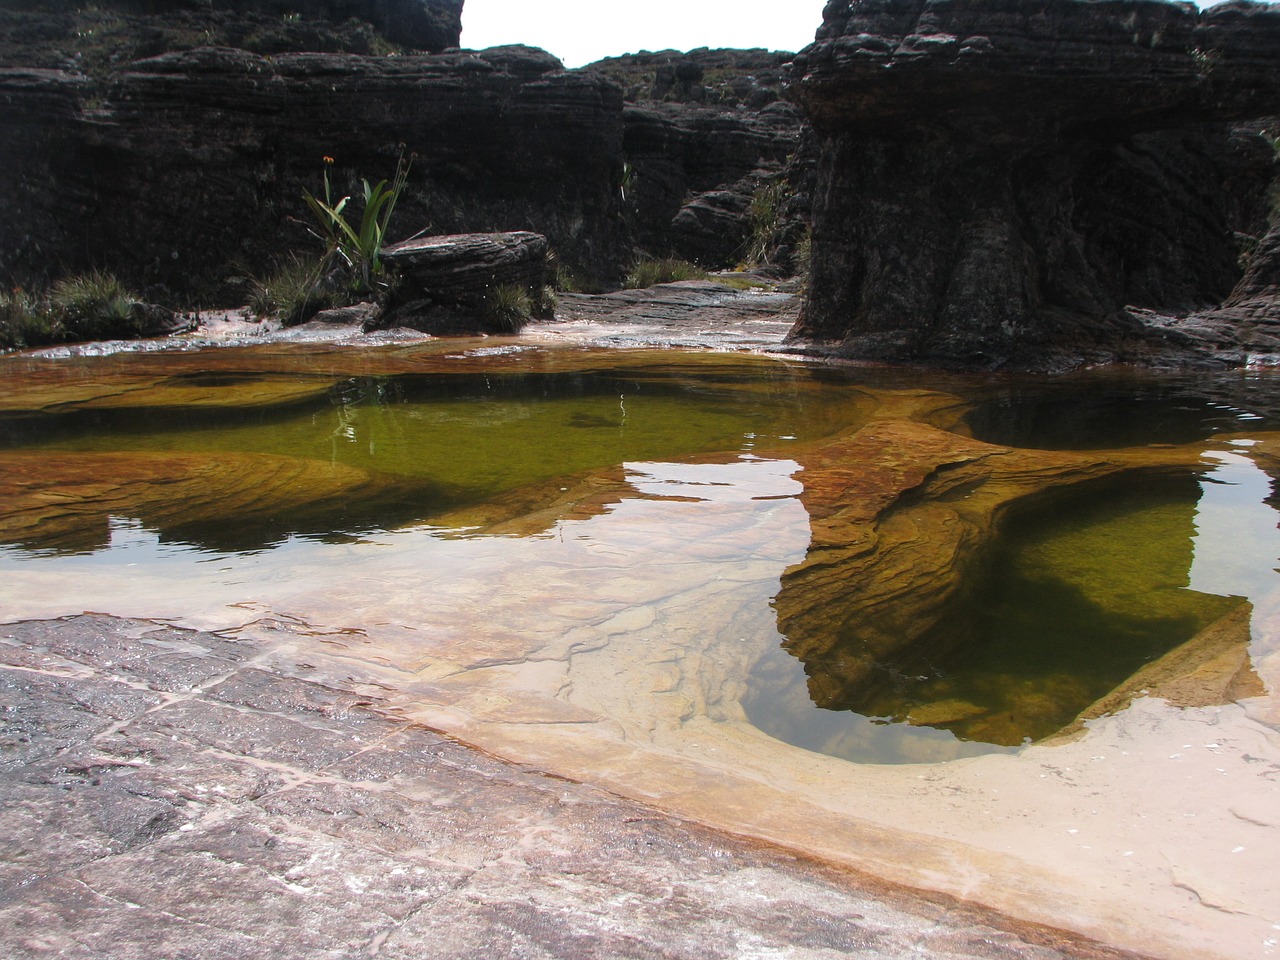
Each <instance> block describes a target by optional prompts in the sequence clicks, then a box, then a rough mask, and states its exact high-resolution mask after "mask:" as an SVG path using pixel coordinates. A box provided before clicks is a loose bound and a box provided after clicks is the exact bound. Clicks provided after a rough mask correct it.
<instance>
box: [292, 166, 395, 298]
mask: <svg viewBox="0 0 1280 960" xmlns="http://www.w3.org/2000/svg"><path fill="white" fill-rule="evenodd" d="M333 164H334V160H333V157H325V158H324V165H325V169H324V197H323V199H322V198H320V197H317V196H316V195H315V194H313V193H311V191H309V190H303V191H302V198H303V200H305V201H306V203H307V206H308V207H309V208H310V210H311V213H312V214H313V215H314V217H315V220H316V223H317V225H318V226H319V230H318V231H312V232H313V233H314V234H315V236H317V237H318V238H319V239H320V240H321V242H323V243H324V244H325V260H326V261H328V260H331V259H333V258H334V257H337V258H340V259H341V260H342V262H343V263H344V264H345V265H346V266H347V268H348V269H349V270H350V271H351V272H352V285H353V286H354V287H355V288H356V289H357V290H370V289H372V288H373V284H374V279H375V278H376V277H379V276H381V274H382V260H381V257H382V247H383V244H384V243H385V242H386V236H387V226H388V225H389V224H390V222H391V215H392V214H393V213H395V209H396V201H397V200H399V199H400V194H401V192H402V191H403V190H404V185H405V183H406V182H407V180H408V179H409V170H410V169H411V168H412V166H413V158H412V156H410V158H409V159H408V160H406V159H405V156H404V150H403V147H402V149H401V152H400V158H399V159H398V160H397V161H396V173H395V176H394V178H392V180H391V181H390V183H388V182H387V181H386V180H379V181H378V182H377V183H375V184H370V183H369V181H368V180H361V181H360V184H361V188H362V189H361V202H362V207H361V211H360V219H359V221H353V220H348V219H347V206H348V204H349V203H350V202H351V197H350V196H346V197H343V198H342V199H340V200H336V201H335V200H334V198H333V183H332V181H331V179H330V176H329V170H330V168H331V167H332V166H333Z"/></svg>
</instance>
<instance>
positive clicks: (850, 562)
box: [774, 395, 1274, 744]
mask: <svg viewBox="0 0 1280 960" xmlns="http://www.w3.org/2000/svg"><path fill="white" fill-rule="evenodd" d="M926 401H927V402H928V403H936V402H937V399H936V398H932V399H931V398H929V396H928V395H922V396H921V397H920V398H919V402H921V403H925V402H926ZM898 403H899V404H902V405H903V406H902V408H901V409H902V411H903V412H904V413H905V412H906V411H907V410H908V409H909V407H910V397H909V396H906V395H904V396H902V397H900V398H899V400H898ZM891 412H892V411H891V410H886V411H885V413H886V414H889V413H891ZM909 415H910V416H911V419H898V418H897V417H896V416H888V415H886V416H885V417H884V418H883V419H874V420H872V421H871V422H870V423H868V424H867V425H866V426H865V427H863V428H861V429H859V430H857V431H854V432H851V433H850V434H848V435H846V436H844V437H841V438H839V439H837V440H835V441H833V442H831V443H828V444H824V445H821V446H818V447H816V448H812V449H810V450H806V451H803V452H801V453H799V454H797V455H796V456H795V459H796V460H798V461H799V462H800V463H801V464H803V466H804V476H805V489H804V492H803V493H802V494H801V500H802V501H803V502H804V505H805V508H806V509H807V511H808V512H809V515H810V517H811V529H812V540H811V543H810V546H809V549H808V552H807V555H806V557H805V559H804V561H803V562H802V563H799V564H796V565H795V566H793V567H791V568H790V569H789V570H787V572H786V573H785V574H784V575H783V577H782V589H781V591H780V592H779V593H778V596H777V598H776V599H775V601H774V608H775V609H776V611H777V614H778V625H779V629H780V631H781V632H782V633H783V634H784V635H785V636H786V638H787V639H786V641H785V643H784V647H785V648H786V649H787V650H788V651H789V652H791V653H792V654H793V655H794V656H796V657H797V658H799V659H800V660H802V661H804V663H805V667H806V673H807V674H808V675H809V691H810V695H811V697H812V699H813V701H814V702H815V703H816V704H818V705H819V706H822V707H826V708H828V709H849V708H850V705H851V704H854V703H868V702H874V701H875V700H876V698H877V697H878V696H879V693H880V691H881V689H882V688H884V687H885V686H886V684H889V683H891V682H892V680H893V678H892V676H891V671H888V670H887V669H886V667H885V665H886V664H894V663H901V662H903V659H904V658H905V657H908V656H909V655H913V654H915V655H920V654H921V646H922V645H923V644H931V645H934V646H933V647H930V648H929V649H934V647H936V651H935V653H936V654H938V655H945V654H946V653H948V652H950V651H949V650H948V649H947V648H946V644H948V643H958V642H962V641H964V640H965V638H966V634H965V633H964V631H963V630H955V631H952V630H945V629H943V630H940V629H939V626H940V625H945V623H946V619H947V617H948V616H949V615H950V611H951V610H952V609H953V604H955V603H956V602H957V601H958V600H960V599H961V598H963V596H964V595H965V592H966V591H967V590H970V589H971V588H972V585H973V583H974V578H975V576H976V575H977V574H978V573H979V572H980V571H981V569H982V564H981V561H982V560H983V558H984V555H985V553H986V551H987V550H988V549H989V548H990V546H991V545H992V544H993V542H994V540H995V538H996V536H997V534H998V533H999V532H1000V530H1001V529H1002V525H1003V523H1004V522H1005V519H1006V517H1007V516H1008V515H1009V514H1010V513H1011V512H1012V510H1013V509H1015V508H1018V509H1025V508H1027V507H1030V506H1035V505H1036V504H1039V505H1041V506H1043V505H1044V504H1046V503H1050V502H1053V498H1059V497H1063V496H1066V495H1070V494H1071V493H1072V492H1074V491H1080V490H1082V489H1083V490H1087V489H1093V488H1092V487H1090V486H1089V485H1091V484H1096V483H1097V482H1099V481H1104V480H1107V479H1108V478H1114V477H1117V476H1120V475H1122V474H1126V473H1129V474H1132V473H1134V472H1143V471H1154V472H1159V471H1167V470H1169V469H1177V468H1182V469H1186V470H1190V469H1193V468H1194V467H1195V466H1197V465H1198V464H1199V463H1200V458H1201V454H1202V451H1203V444H1192V445H1188V446H1186V447H1175V446H1169V447H1148V448H1135V449H1126V450H1113V451H1106V452H1070V451H1048V450H1024V449H1016V448H1011V447H1000V446H993V445H990V444H986V443H981V442H978V441H975V440H972V439H969V438H965V437H961V436H958V435H957V434H955V433H950V432H946V431H943V430H939V429H936V428H935V427H932V426H929V425H927V423H925V422H921V421H922V420H924V419H926V417H929V418H933V419H936V414H934V415H929V414H928V409H927V407H922V408H921V409H919V410H917V411H915V412H913V413H910V414H909ZM1272 443H1274V439H1270V440H1266V441H1265V442H1264V443H1263V444H1262V445H1261V447H1260V449H1262V450H1265V449H1269V448H1270V444H1272ZM1128 601H1129V602H1130V603H1131V604H1141V598H1140V597H1137V596H1131V597H1128ZM1238 602H1239V601H1227V600H1222V601H1220V604H1221V605H1225V606H1228V607H1229V606H1231V605H1232V604H1238ZM1187 612H1188V611H1187V610H1185V609H1181V608H1179V609H1177V610H1175V611H1174V613H1175V614H1176V615H1177V616H1181V617H1184V618H1185V616H1186V614H1187ZM1215 649H1216V648H1215ZM1237 665H1238V664H1237ZM1132 695H1133V690H1132V689H1130V690H1129V693H1128V696H1129V697H1131V696H1132ZM1037 696H1038V694H1035V693H1034V692H1028V694H1027V695H1026V696H1025V697H1023V698H1022V699H1023V703H1022V708H1021V709H1023V710H1024V711H1027V712H1043V709H1042V706H1040V705H1037V704H1035V703H1034V702H1033V701H1034V700H1035V698H1036V697H1037ZM1028 698H1030V699H1028ZM1015 699H1016V697H1015ZM1085 702H1087V700H1086V701H1085ZM1126 702H1127V701H1126ZM1214 702H1217V701H1214ZM926 715H928V716H934V714H933V713H929V712H926ZM912 716H913V718H914V719H913V722H920V723H928V722H929V720H927V719H920V718H919V716H917V715H916V714H915V713H914V712H913V715H912ZM938 716H941V715H940V714H939V715H938ZM1068 716H1070V714H1069V715H1068ZM964 719H966V718H965V717H964V716H963V715H962V714H960V713H956V714H955V715H954V716H949V717H944V718H943V720H944V721H945V722H946V723H947V724H952V723H954V722H956V721H959V720H964ZM982 722H983V723H986V724H987V727H988V729H987V730H986V731H985V733H986V735H988V736H1000V735H1001V734H1000V733H999V730H1001V729H1004V728H1006V727H1007V728H1008V729H1009V730H1013V729H1015V725H1013V724H1012V723H1007V724H1006V723H1004V722H1003V721H1000V720H999V718H992V720H991V721H989V722H988V721H982ZM975 735H976V733H975ZM1020 739H1021V734H1018V735H1016V736H1014V737H1013V739H1012V740H1011V741H1008V740H1003V741H1001V740H997V741H996V742H1011V743H1012V744H1017V743H1019V742H1020Z"/></svg>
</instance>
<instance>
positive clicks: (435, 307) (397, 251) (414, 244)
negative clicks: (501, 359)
mask: <svg viewBox="0 0 1280 960" xmlns="http://www.w3.org/2000/svg"><path fill="white" fill-rule="evenodd" d="M383 262H384V263H385V264H386V265H387V266H388V267H389V268H390V269H391V270H392V271H394V273H395V274H396V279H395V282H394V286H393V287H392V290H391V293H390V294H389V295H388V297H387V301H386V304H385V307H384V310H383V312H382V315H381V316H380V317H379V319H378V320H377V324H378V325H379V326H401V327H411V328H413V329H416V330H423V331H426V332H445V331H448V332H459V331H463V332H471V333H483V332H506V333H510V332H511V330H510V329H505V330H504V329H501V327H497V326H495V324H497V323H498V322H499V321H498V318H495V316H494V307H495V297H497V296H500V294H499V293H498V291H499V290H501V288H504V287H505V288H508V289H514V290H517V291H520V292H521V293H523V294H524V295H525V296H526V297H528V298H530V299H531V300H536V298H537V297H538V295H539V294H540V292H541V291H542V288H543V287H544V286H545V284H546V282H547V238H546V237H543V236H541V235H539V234H536V233H487V234H484V233H473V234H461V235H455V236H445V237H425V238H422V239H418V240H407V241H405V242H404V243H399V244H395V245H394V246H392V247H389V248H387V250H386V251H385V252H384V254H383Z"/></svg>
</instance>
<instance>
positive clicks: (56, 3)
mask: <svg viewBox="0 0 1280 960" xmlns="http://www.w3.org/2000/svg"><path fill="white" fill-rule="evenodd" d="M462 4H463V0H105V2H98V3H93V4H89V3H85V2H83V0H4V2H3V3H0V12H3V11H13V12H16V13H17V14H19V15H21V14H28V13H29V14H37V15H38V18H36V19H34V20H32V21H27V20H23V19H20V18H19V19H16V20H14V21H13V23H12V24H11V25H16V26H19V27H22V28H24V29H25V30H27V31H31V32H32V34H31V36H32V39H35V38H37V37H41V36H43V37H45V38H51V37H52V36H54V35H55V34H56V32H58V31H59V30H62V31H65V30H66V29H67V28H68V27H71V28H72V29H74V26H73V23H74V21H72V20H70V19H64V18H70V17H73V16H75V15H77V14H87V15H89V16H90V17H92V18H101V17H104V16H106V17H114V16H123V17H146V18H149V20H150V21H151V23H150V25H149V26H148V27H143V26H142V24H137V25H136V26H137V27H139V28H141V30H140V32H141V33H142V34H144V35H145V34H147V33H154V32H155V31H163V30H164V29H165V28H166V27H168V28H170V29H179V28H181V27H183V26H185V27H187V28H188V29H197V30H210V31H217V30H219V29H220V28H223V27H225V26H226V25H227V23H228V20H227V19H226V15H228V14H230V15H233V16H234V18H235V19H236V20H238V21H240V22H244V21H245V20H246V19H251V20H255V21H258V22H259V24H260V25H265V24H266V23H267V22H268V21H271V20H274V21H277V22H279V21H284V22H285V23H286V24H288V25H289V26H290V27H291V28H292V31H293V35H294V36H295V37H298V38H301V37H303V36H305V32H304V27H303V25H304V24H307V23H312V24H314V23H328V24H334V25H336V24H343V23H346V22H348V21H352V20H354V21H358V22H360V23H363V24H368V25H369V26H371V27H372V28H373V29H374V30H376V31H377V33H378V34H379V35H380V36H381V37H383V38H384V39H386V40H388V41H390V42H391V43H394V44H399V45H402V46H404V47H406V48H409V49H413V50H425V51H430V52H432V53H438V52H440V51H441V50H445V49H448V48H449V47H456V46H457V45H458V40H459V38H460V37H461V35H462ZM51 21H52V22H51ZM287 33H288V31H286V32H285V35H287ZM12 39H15V40H16V39H20V38H12ZM71 39H72V38H70V37H65V38H64V40H71ZM206 42H209V41H206ZM294 49H302V48H298V47H295V48H294Z"/></svg>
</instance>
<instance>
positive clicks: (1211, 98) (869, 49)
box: [795, 0, 1280, 368]
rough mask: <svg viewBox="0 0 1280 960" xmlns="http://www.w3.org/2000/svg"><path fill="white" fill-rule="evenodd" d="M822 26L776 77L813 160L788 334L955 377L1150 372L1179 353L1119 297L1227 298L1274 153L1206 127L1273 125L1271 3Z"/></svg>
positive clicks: (849, 8)
mask: <svg viewBox="0 0 1280 960" xmlns="http://www.w3.org/2000/svg"><path fill="white" fill-rule="evenodd" d="M824 19H825V22H824V25H823V27H822V28H821V30H820V31H819V33H818V40H817V42H816V43H815V44H813V45H812V46H811V47H809V48H808V49H806V50H805V51H804V52H803V53H802V54H801V55H800V56H799V57H797V59H796V62H795V63H796V69H795V76H796V78H797V80H798V82H797V83H796V85H795V91H796V96H797V98H798V100H799V102H800V103H801V105H802V106H803V108H804V109H805V111H806V113H807V114H808V116H809V119H810V120H811V121H812V123H813V125H814V128H815V132H816V135H817V138H818V140H819V142H820V144H821V151H822V155H821V160H820V163H819V169H818V184H817V189H816V191H815V209H814V257H813V264H812V287H811V298H810V301H809V303H808V305H807V307H806V311H805V313H804V315H803V317H802V320H801V322H800V324H799V325H798V326H797V328H796V331H795V332H796V335H797V336H801V337H807V338H814V339H820V340H828V341H831V340H836V341H843V350H844V351H845V352H847V353H850V354H856V355H861V356H873V357H884V358H890V359H895V360H924V361H928V362H935V363H943V364H947V365H955V366H974V367H1001V366H1023V367H1039V368H1061V367H1069V366H1074V365H1077V364H1079V363H1081V362H1087V361H1101V360H1114V359H1129V360H1151V359H1159V358H1161V357H1167V356H1171V355H1175V354H1178V353H1179V352H1180V351H1183V350H1184V349H1185V346H1186V345H1185V344H1184V343H1183V342H1181V341H1180V340H1177V338H1174V339H1172V340H1171V339H1170V337H1171V336H1172V335H1170V334H1168V333H1167V331H1166V332H1163V333H1161V334H1153V333H1152V331H1151V330H1149V329H1148V328H1146V327H1145V326H1144V325H1143V324H1142V323H1141V322H1140V321H1139V320H1137V319H1136V318H1135V317H1134V316H1133V315H1131V314H1129V313H1128V312H1126V311H1125V309H1124V308H1125V307H1126V306H1127V305H1130V304H1134V305H1137V306H1142V307H1146V308H1149V309H1156V310H1166V311H1184V312H1185V311H1187V310H1189V309H1195V308H1196V307H1201V308H1203V307H1206V306H1210V305H1213V304H1216V303H1219V302H1221V301H1222V299H1224V298H1225V297H1226V296H1227V295H1228V294H1229V293H1230V291H1231V287H1232V285H1233V284H1234V282H1235V280H1236V279H1238V270H1236V271H1234V272H1233V269H1232V263H1231V261H1232V260H1233V259H1234V257H1235V255H1236V253H1237V252H1238V251H1237V247H1236V244H1235V240H1234V237H1233V233H1234V232H1244V233H1252V234H1254V235H1257V234H1259V233H1261V232H1262V224H1261V214H1260V213H1259V212H1258V207H1259V206H1260V203H1258V202H1257V200H1258V198H1260V194H1261V191H1262V190H1263V189H1264V186H1265V183H1266V181H1267V179H1268V178H1269V177H1270V175H1271V174H1272V173H1273V172H1274V158H1273V157H1272V156H1270V155H1269V154H1268V152H1267V150H1266V149H1264V147H1265V146H1266V145H1265V144H1264V143H1262V142H1261V140H1260V138H1257V137H1254V138H1253V140H1252V141H1249V140H1248V138H1247V137H1246V138H1244V141H1243V142H1241V141H1239V140H1237V142H1235V143H1234V144H1233V142H1232V141H1231V139H1230V138H1229V136H1228V134H1227V131H1226V129H1225V128H1223V127H1218V128H1217V129H1214V128H1213V127H1212V126H1211V125H1212V124H1214V123H1225V122H1235V121H1242V120H1246V119H1249V118H1255V117H1265V116H1268V115H1271V114H1273V113H1274V111H1275V104H1276V103H1277V97H1278V96H1280V58H1277V56H1276V52H1277V51H1278V50H1280V13H1278V12H1276V11H1275V10H1274V9H1273V8H1272V7H1270V6H1268V5H1264V4H1251V3H1230V4H1224V5H1222V6H1220V7H1217V8H1214V9H1212V10H1209V11H1206V12H1203V13H1198V12H1197V11H1196V10H1195V9H1194V8H1193V7H1191V6H1190V5H1178V4H1170V3H1164V2H1146V0H1141V2H1129V0H1125V2H1113V3H1086V2H1080V0H1036V2H1029V3H1028V2H1023V0H1016V2H1015V0H998V2H981V3H979V2H974V0H962V2H953V0H931V2H923V0H858V2H854V3H838V2H833V3H829V4H828V5H827V8H826V10H825V12H824ZM1232 178H1234V179H1235V180H1236V181H1237V182H1236V183H1235V184H1231V185H1223V187H1222V188H1221V189H1215V188H1213V187H1208V186H1203V184H1222V182H1223V181H1224V180H1227V181H1230V180H1231V179H1232ZM1232 186H1234V187H1235V188H1236V189H1235V190H1234V192H1233V191H1232V189H1231V187H1232ZM1144 190H1145V192H1146V193H1147V194H1148V196H1147V197H1146V198H1145V200H1144V201H1143V202H1141V203H1139V204H1138V206H1140V207H1141V208H1142V210H1144V211H1147V215H1148V216H1149V218H1150V221H1151V223H1152V224H1153V229H1152V231H1151V235H1149V236H1145V237H1144V235H1143V231H1142V230H1141V229H1137V230H1135V229H1134V228H1133V226H1134V216H1133V212H1134V208H1135V197H1141V196H1142V193H1143V191H1144ZM1242 193H1243V194H1244V195H1246V196H1251V197H1253V198H1254V201H1253V203H1252V204H1245V206H1248V207H1250V209H1251V210H1252V212H1242V211H1241V209H1240V201H1239V200H1238V197H1239V196H1240V195H1241V194H1242ZM1242 217H1243V218H1244V219H1247V220H1249V221H1250V222H1248V223H1245V222H1242ZM1135 239H1136V240H1137V243H1136V248H1135V243H1134V241H1135ZM1206 251H1208V253H1207V254H1206Z"/></svg>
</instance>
